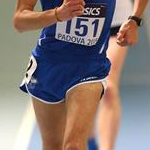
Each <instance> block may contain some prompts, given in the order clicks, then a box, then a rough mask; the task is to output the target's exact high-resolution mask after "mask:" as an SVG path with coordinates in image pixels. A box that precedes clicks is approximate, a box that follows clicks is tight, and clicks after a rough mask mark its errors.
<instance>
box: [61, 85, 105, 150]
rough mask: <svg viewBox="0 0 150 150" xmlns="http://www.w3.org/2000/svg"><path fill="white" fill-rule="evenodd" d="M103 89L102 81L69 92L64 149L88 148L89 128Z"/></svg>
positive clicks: (79, 149)
mask: <svg viewBox="0 0 150 150" xmlns="http://www.w3.org/2000/svg"><path fill="white" fill-rule="evenodd" d="M102 89H103V87H102V84H101V83H86V84H83V85H79V86H77V87H75V88H74V89H72V90H70V91H69V92H68V94H67V97H66V103H67V122H66V130H65V135H64V144H63V150H86V146H87V138H88V133H89V129H90V127H91V125H92V122H93V119H94V116H95V114H96V111H97V108H98V104H99V101H100V96H101V93H102Z"/></svg>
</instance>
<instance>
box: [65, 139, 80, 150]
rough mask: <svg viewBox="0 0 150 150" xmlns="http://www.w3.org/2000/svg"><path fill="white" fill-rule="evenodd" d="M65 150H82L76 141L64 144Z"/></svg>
mask: <svg viewBox="0 0 150 150" xmlns="http://www.w3.org/2000/svg"><path fill="white" fill-rule="evenodd" d="M63 150H81V147H80V146H79V143H77V142H76V141H72V142H66V143H65V144H64V147H63Z"/></svg>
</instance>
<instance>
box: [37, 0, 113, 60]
mask: <svg viewBox="0 0 150 150" xmlns="http://www.w3.org/2000/svg"><path fill="white" fill-rule="evenodd" d="M85 3H86V6H85V12H84V14H83V15H82V16H79V17H75V18H73V19H72V20H69V21H63V22H58V23H57V24H54V25H52V26H49V27H46V28H44V29H43V30H42V32H41V36H40V38H39V40H38V47H41V48H43V49H48V50H49V51H50V52H59V53H62V54H77V55H78V54H79V55H80V54H87V55H88V53H89V54H90V55H91V54H93V55H101V56H103V57H105V54H106V49H107V46H108V39H109V29H110V25H111V21H112V16H113V13H114V8H115V0H85ZM61 4H62V0H41V5H42V9H43V11H45V10H48V9H53V8H55V7H57V6H60V5H61Z"/></svg>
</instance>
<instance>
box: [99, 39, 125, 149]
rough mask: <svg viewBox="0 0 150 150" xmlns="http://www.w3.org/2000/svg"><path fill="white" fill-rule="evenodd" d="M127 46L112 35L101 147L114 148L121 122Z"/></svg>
mask: <svg viewBox="0 0 150 150" xmlns="http://www.w3.org/2000/svg"><path fill="white" fill-rule="evenodd" d="M126 49H127V48H126V47H120V46H119V45H117V43H116V38H115V37H111V39H110V45H109V49H108V58H109V59H110V60H111V63H112V67H111V71H110V75H109V77H108V88H107V90H106V93H105V95H104V97H103V99H102V101H101V109H100V114H99V116H98V120H99V127H98V128H99V135H100V142H99V147H100V149H102V150H103V149H105V150H113V147H114V144H115V141H116V137H117V132H118V127H119V123H120V116H121V108H120V97H119V90H118V85H119V79H120V74H121V70H122V67H123V64H124V60H125V57H126V53H127V50H126Z"/></svg>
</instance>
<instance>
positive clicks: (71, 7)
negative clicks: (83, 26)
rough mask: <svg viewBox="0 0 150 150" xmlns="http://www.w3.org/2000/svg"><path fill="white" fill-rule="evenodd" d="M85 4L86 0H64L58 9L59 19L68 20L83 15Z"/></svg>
mask: <svg viewBox="0 0 150 150" xmlns="http://www.w3.org/2000/svg"><path fill="white" fill-rule="evenodd" d="M84 6H85V2H84V0H64V2H63V4H62V5H61V6H60V7H58V9H57V15H58V18H59V20H62V21H66V20H70V19H72V18H73V17H76V16H80V15H82V14H83V13H84Z"/></svg>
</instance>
